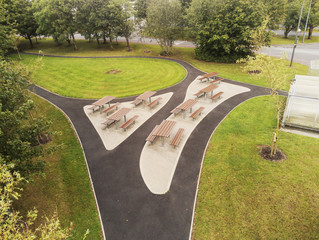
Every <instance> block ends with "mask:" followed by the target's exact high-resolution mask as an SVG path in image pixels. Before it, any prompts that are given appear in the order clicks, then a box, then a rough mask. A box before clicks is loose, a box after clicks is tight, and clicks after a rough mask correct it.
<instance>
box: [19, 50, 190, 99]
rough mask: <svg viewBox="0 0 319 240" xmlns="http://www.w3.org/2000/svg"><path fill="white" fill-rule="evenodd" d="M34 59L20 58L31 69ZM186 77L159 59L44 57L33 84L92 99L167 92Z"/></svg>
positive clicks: (58, 92)
mask: <svg viewBox="0 0 319 240" xmlns="http://www.w3.org/2000/svg"><path fill="white" fill-rule="evenodd" d="M14 57H15V58H16V56H14ZM36 58H38V57H37V56H31V55H23V61H21V62H22V63H23V64H26V65H29V64H31V65H32V64H35V59H36ZM185 76H186V70H185V69H184V68H183V67H182V66H181V65H179V64H177V63H175V62H172V61H166V60H160V59H147V58H125V59H119V58H81V59H79V58H56V57H43V58H42V67H40V68H38V69H36V70H35V73H34V77H33V82H34V83H35V84H38V85H40V86H41V87H44V88H46V89H48V90H50V91H52V92H54V93H57V94H60V95H63V96H67V97H78V98H88V99H94V98H101V97H103V96H106V95H111V96H115V97H126V96H132V95H137V94H141V93H143V92H145V91H148V90H158V89H162V88H166V87H169V86H171V85H174V84H176V83H178V82H180V81H182V80H183V79H184V78H185Z"/></svg>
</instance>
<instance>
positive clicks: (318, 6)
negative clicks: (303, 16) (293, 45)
mask: <svg viewBox="0 0 319 240" xmlns="http://www.w3.org/2000/svg"><path fill="white" fill-rule="evenodd" d="M317 26H319V0H312V3H311V12H310V16H309V23H308V27H309V32H308V39H311V37H312V32H313V29H314V28H315V27H317Z"/></svg>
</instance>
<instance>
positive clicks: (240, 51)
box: [191, 0, 269, 62]
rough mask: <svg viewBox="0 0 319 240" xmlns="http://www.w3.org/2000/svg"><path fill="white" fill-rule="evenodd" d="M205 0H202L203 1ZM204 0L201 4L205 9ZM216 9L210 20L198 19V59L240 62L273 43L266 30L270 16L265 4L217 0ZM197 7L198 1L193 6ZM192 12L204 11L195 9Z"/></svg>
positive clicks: (240, 0)
mask: <svg viewBox="0 0 319 240" xmlns="http://www.w3.org/2000/svg"><path fill="white" fill-rule="evenodd" d="M200 1H201V0H200ZM201 3H204V4H207V2H206V1H201V2H199V3H198V4H197V6H199V7H200V8H205V5H204V7H203V6H202V4H201ZM213 3H214V11H213V14H211V15H210V16H209V15H208V14H205V16H204V17H206V16H207V18H208V19H209V20H208V21H207V22H206V21H205V19H200V18H199V20H197V21H196V22H195V25H194V26H193V27H192V28H193V29H196V27H197V29H198V31H197V33H196V39H195V44H196V49H195V54H196V58H198V59H200V60H205V61H215V62H236V61H237V60H238V59H240V58H245V57H247V56H250V55H254V50H256V49H258V48H259V47H260V46H262V45H267V44H268V43H269V34H268V32H267V31H266V24H267V20H268V18H267V16H266V15H265V14H264V12H263V9H262V5H261V4H257V3H256V4H253V2H252V1H249V0H238V1H235V0H226V1H223V2H220V1H216V2H213ZM193 6H194V2H193V4H192V6H191V8H192V7H193ZM191 11H192V12H195V13H197V12H200V11H199V9H193V10H191Z"/></svg>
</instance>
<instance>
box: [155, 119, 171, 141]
mask: <svg viewBox="0 0 319 240" xmlns="http://www.w3.org/2000/svg"><path fill="white" fill-rule="evenodd" d="M175 124H176V122H175V121H170V120H163V121H162V123H161V124H160V125H159V126H158V128H157V129H156V131H155V132H154V135H156V136H158V137H168V136H169V135H170V133H171V131H172V129H173V127H174V126H175Z"/></svg>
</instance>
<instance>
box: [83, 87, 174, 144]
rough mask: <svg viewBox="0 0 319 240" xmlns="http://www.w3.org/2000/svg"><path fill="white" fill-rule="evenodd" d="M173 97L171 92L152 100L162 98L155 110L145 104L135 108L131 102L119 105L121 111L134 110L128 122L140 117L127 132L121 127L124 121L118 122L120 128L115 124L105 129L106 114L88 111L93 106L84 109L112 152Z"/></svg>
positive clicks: (130, 113) (128, 115) (128, 116)
mask: <svg viewBox="0 0 319 240" xmlns="http://www.w3.org/2000/svg"><path fill="white" fill-rule="evenodd" d="M172 96H173V93H172V92H170V93H165V94H162V95H158V96H156V97H153V98H152V100H155V99H156V98H157V97H162V99H161V100H160V102H159V104H158V105H155V106H154V107H153V108H149V107H148V106H147V105H145V106H143V104H140V105H138V106H134V105H133V104H131V102H123V103H121V104H120V105H119V109H120V108H124V107H125V108H131V109H132V110H131V111H130V112H129V113H128V114H127V116H126V120H128V119H130V118H131V117H133V116H134V115H138V118H137V119H136V120H135V123H134V124H133V125H131V126H129V128H128V129H127V130H126V131H124V130H123V129H122V128H120V126H121V125H122V124H124V119H122V120H120V121H119V122H118V124H117V125H118V128H116V125H115V124H112V125H111V126H110V127H109V128H105V125H103V124H102V123H103V122H105V121H106V117H107V114H106V113H103V112H102V113H100V112H99V111H95V112H94V113H93V112H92V110H89V109H88V108H89V107H90V106H91V105H87V106H84V108H83V109H84V112H85V114H86V116H87V117H88V118H89V120H90V121H91V123H92V125H93V126H94V128H95V130H96V131H97V133H98V134H99V136H100V138H101V140H102V142H103V144H104V147H105V148H106V149H107V150H112V149H114V148H116V147H117V146H118V145H120V144H121V143H122V142H123V141H124V140H125V139H126V138H128V137H129V136H130V135H131V134H132V133H133V132H135V131H136V130H137V129H138V128H139V127H140V126H141V125H142V124H143V123H144V122H146V121H147V120H148V119H149V118H150V117H151V116H153V115H154V114H155V113H156V112H157V111H159V110H160V109H161V108H162V107H164V106H165V104H166V103H167V102H168V101H169V99H170V98H171V97H172ZM114 112H115V111H113V112H112V113H109V115H111V114H113V113H114Z"/></svg>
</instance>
